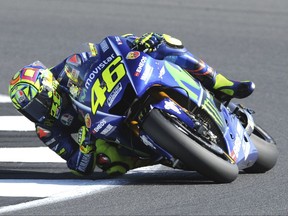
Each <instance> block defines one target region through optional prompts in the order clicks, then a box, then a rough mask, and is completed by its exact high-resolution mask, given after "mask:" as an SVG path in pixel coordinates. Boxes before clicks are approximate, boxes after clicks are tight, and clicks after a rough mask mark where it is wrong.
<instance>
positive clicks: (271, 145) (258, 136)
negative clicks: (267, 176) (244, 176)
mask: <svg viewBox="0 0 288 216" xmlns="http://www.w3.org/2000/svg"><path fill="white" fill-rule="evenodd" d="M250 138H251V140H252V142H253V143H254V145H255V147H256V149H257V151H258V159H257V161H256V162H255V164H254V165H252V166H251V167H249V168H247V169H245V170H244V171H245V172H247V173H265V172H267V171H268V170H270V169H272V168H273V167H274V166H275V164H276V162H277V159H278V155H279V152H278V149H277V147H276V143H275V141H274V140H273V139H272V138H271V137H270V136H269V134H268V133H267V132H266V131H264V130H263V129H262V128H261V127H259V126H257V125H256V126H255V129H254V131H253V134H252V135H251V137H250Z"/></svg>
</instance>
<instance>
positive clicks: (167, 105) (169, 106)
mask: <svg viewBox="0 0 288 216" xmlns="http://www.w3.org/2000/svg"><path fill="white" fill-rule="evenodd" d="M164 108H165V109H167V110H173V111H174V112H176V113H178V114H181V112H180V110H179V109H178V107H177V106H176V104H175V103H174V102H172V101H165V105H164Z"/></svg>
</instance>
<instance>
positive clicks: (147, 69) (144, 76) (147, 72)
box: [140, 65, 153, 84]
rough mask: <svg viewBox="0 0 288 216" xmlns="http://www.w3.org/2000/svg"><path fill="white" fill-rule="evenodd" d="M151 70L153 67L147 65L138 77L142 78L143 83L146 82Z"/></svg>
mask: <svg viewBox="0 0 288 216" xmlns="http://www.w3.org/2000/svg"><path fill="white" fill-rule="evenodd" d="M152 72H153V67H151V66H150V65H147V66H146V68H145V71H144V73H143V75H142V76H141V78H140V79H141V80H143V81H144V82H145V84H147V82H148V80H149V79H150V77H151V75H152Z"/></svg>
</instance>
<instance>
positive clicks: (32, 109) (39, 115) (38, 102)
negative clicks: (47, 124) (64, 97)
mask: <svg viewBox="0 0 288 216" xmlns="http://www.w3.org/2000/svg"><path fill="white" fill-rule="evenodd" d="M51 105H52V98H49V97H48V96H46V95H44V94H43V93H42V92H41V93H39V94H38V95H37V96H36V97H35V98H34V99H33V100H32V101H31V102H30V103H28V104H27V105H26V106H25V107H24V108H22V109H21V112H22V113H23V114H24V115H25V116H27V117H29V119H30V120H32V121H37V122H41V121H43V120H44V119H45V117H46V116H47V114H49V111H50V108H51Z"/></svg>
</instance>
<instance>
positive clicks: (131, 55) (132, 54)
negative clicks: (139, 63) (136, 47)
mask: <svg viewBox="0 0 288 216" xmlns="http://www.w3.org/2000/svg"><path fill="white" fill-rule="evenodd" d="M139 56H140V52H139V51H131V52H129V53H128V54H127V55H126V59H130V60H132V59H137V58H138V57H139Z"/></svg>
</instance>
